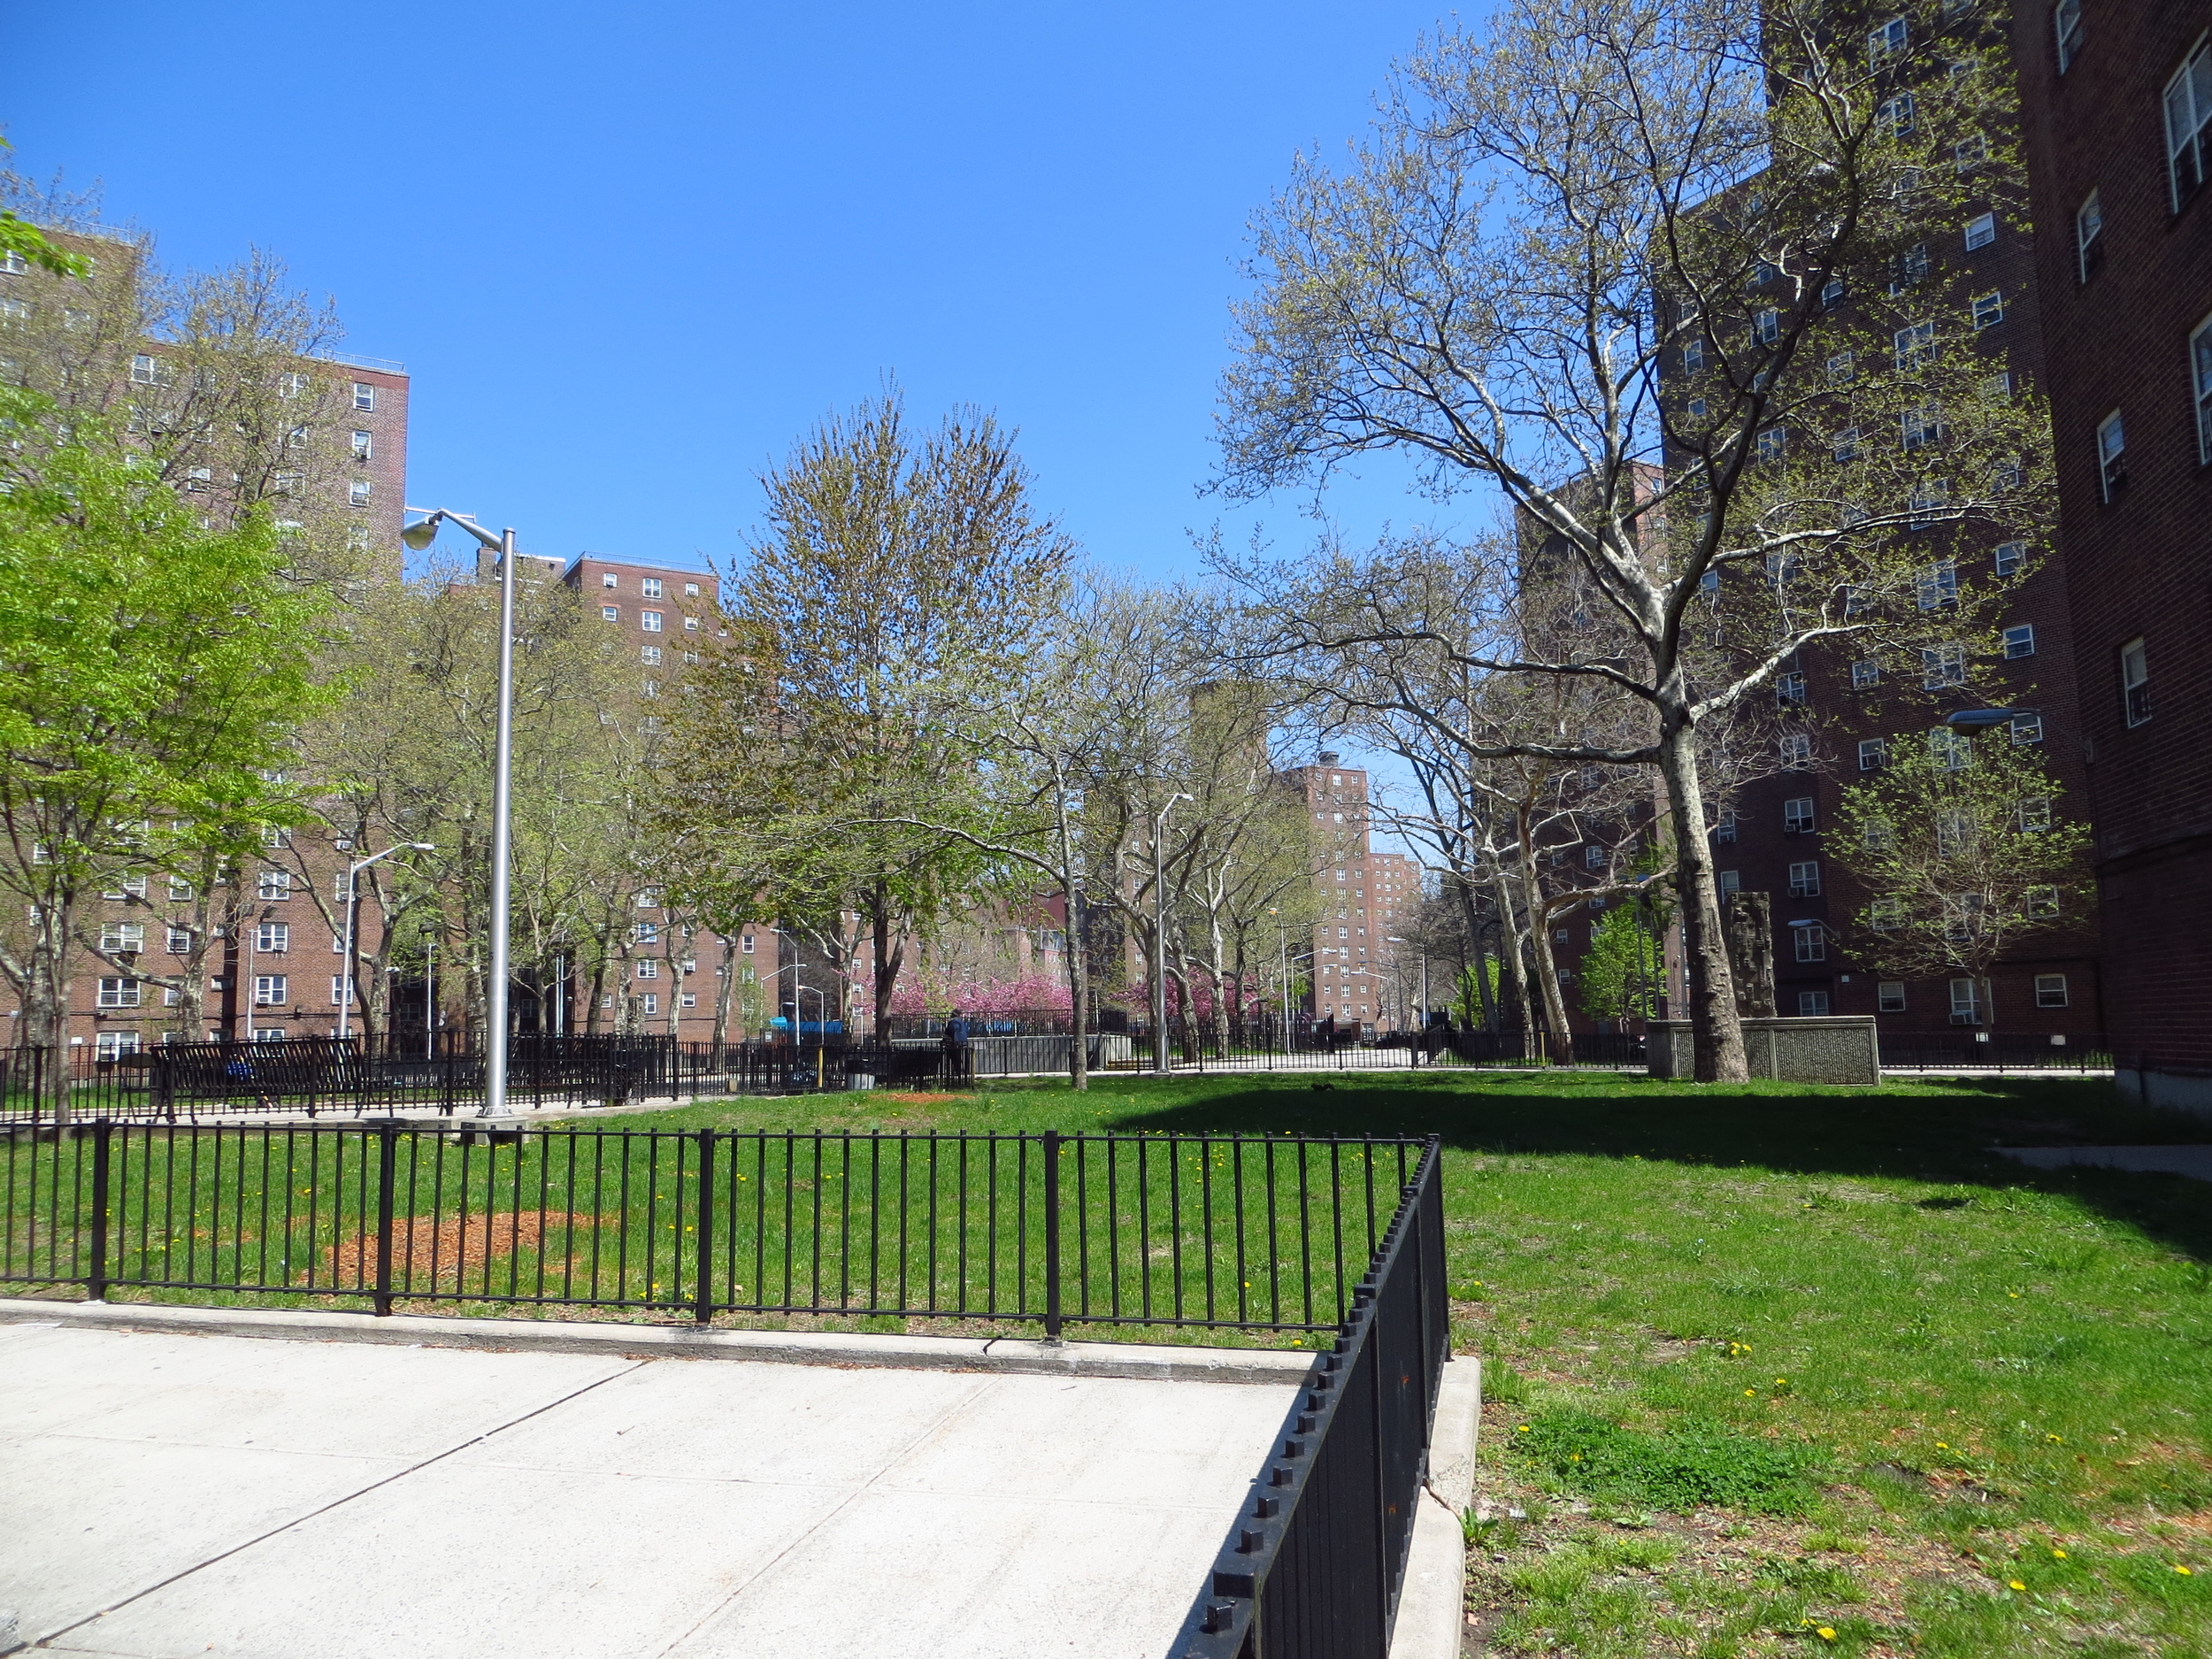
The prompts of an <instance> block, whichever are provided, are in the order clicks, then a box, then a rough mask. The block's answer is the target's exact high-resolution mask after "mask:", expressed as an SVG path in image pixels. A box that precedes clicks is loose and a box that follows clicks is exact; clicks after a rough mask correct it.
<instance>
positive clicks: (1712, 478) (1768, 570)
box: [1222, 0, 2048, 1079]
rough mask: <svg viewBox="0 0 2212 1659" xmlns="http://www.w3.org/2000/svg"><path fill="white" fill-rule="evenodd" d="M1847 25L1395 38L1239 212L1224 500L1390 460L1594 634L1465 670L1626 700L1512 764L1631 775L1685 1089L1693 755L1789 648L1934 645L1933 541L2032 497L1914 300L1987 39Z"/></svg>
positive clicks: (1716, 1008)
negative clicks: (1497, 501)
mask: <svg viewBox="0 0 2212 1659" xmlns="http://www.w3.org/2000/svg"><path fill="white" fill-rule="evenodd" d="M1852 15H1856V14H1850V15H1846V14H1839V13H1837V12H1835V11H1834V9H1833V8H1832V7H1830V6H1828V5H1826V4H1821V3H1820V0H1566V4H1552V3H1550V0H1546V3H1545V4H1538V3H1537V0H1511V4H1508V5H1506V6H1505V7H1504V8H1503V9H1502V10H1501V11H1500V12H1498V13H1496V14H1495V16H1494V20H1493V22H1492V24H1491V26H1490V27H1489V30H1488V34H1487V36H1486V38H1482V39H1478V38H1476V37H1475V36H1473V35H1467V34H1461V33H1452V34H1447V35H1442V36H1440V37H1439V38H1436V39H1434V40H1432V41H1430V42H1426V43H1425V45H1424V46H1423V47H1422V48H1421V49H1420V50H1418V51H1417V53H1415V54H1414V55H1413V56H1412V57H1411V58H1409V60H1408V61H1407V62H1406V63H1405V64H1404V65H1402V68H1401V69H1400V71H1399V73H1397V75H1396V77H1395V78H1394V81H1393V83H1392V85H1391V87H1390V89H1389V92H1388V95H1387V96H1386V99H1385V100H1384V104H1383V107H1382V111H1381V114H1380V116H1379V120H1378V122H1377V125H1376V127H1375V129H1374V131H1373V133H1372V134H1371V136H1370V137H1369V138H1368V139H1367V141H1366V142H1363V143H1362V144H1360V145H1358V146H1356V148H1355V149H1354V150H1352V151H1351V153H1350V154H1349V155H1348V157H1347V158H1346V160H1345V162H1344V164H1343V165H1341V166H1340V167H1338V168H1333V169H1332V168H1330V167H1328V166H1326V165H1323V164H1322V163H1320V162H1318V161H1317V160H1314V159H1310V158H1307V159H1302V160H1301V161H1300V162H1299V163H1298V165H1297V167H1296V170H1295V172H1294V176H1293V178H1292V180H1291V182H1290V184H1289V186H1288V187H1287V188H1286V189H1285V190H1284V191H1283V192H1282V193H1281V195H1280V196H1279V197H1278V198H1277V199H1276V200H1275V202H1274V203H1273V204H1271V206H1270V208H1269V209H1268V210H1267V211H1265V212H1264V213H1263V215H1261V216H1260V218H1259V219H1258V221H1257V224H1256V232H1255V239H1256V257H1255V259H1254V262H1253V273H1254V276H1255V278H1256V294H1255V295H1254V296H1253V298H1252V299H1251V300H1250V301H1249V302H1248V303H1247V304H1245V305H1244V307H1243V308H1242V311H1241V316H1240V321H1241V323H1242V327H1243V338H1242V341H1241V342H1240V348H1239V351H1238V356H1237V358H1236V360H1235V362H1234V364H1233V366H1232V368H1231V369H1230V371H1229V373H1228V375H1227V377H1226V380H1225V385H1224V388H1223V402H1224V414H1223V418H1222V441H1223V483H1224V485H1225V487H1226V488H1229V489H1230V490H1232V491H1233V492H1237V493H1256V492H1258V491H1262V490H1265V489H1268V488H1274V487H1276V486H1278V485H1281V484H1286V483H1290V482H1294V481H1296V480H1310V479H1314V478H1316V477H1318V476H1322V475H1325V474H1326V473H1327V472H1329V471H1330V470H1331V469H1332V468H1333V467H1335V466H1337V465H1340V464H1343V463H1345V462H1348V461H1350V460H1352V459H1354V458H1356V457H1359V456H1361V455H1363V454H1366V453H1369V452H1371V451H1375V450H1394V451H1398V452H1401V453H1403V454H1405V455H1407V456H1409V457H1412V458H1413V459H1414V460H1415V461H1416V462H1417V465H1420V466H1421V468H1422V469H1423V475H1424V481H1425V483H1426V484H1427V485H1428V486H1429V487H1431V488H1433V489H1436V490H1439V491H1443V490H1448V489H1451V488H1460V487H1463V486H1465V485H1468V484H1471V483H1478V482H1479V483H1481V484H1484V485H1487V486H1490V487H1493V488H1495V489H1496V490H1498V491H1499V492H1500V493H1501V494H1502V495H1503V497H1504V498H1505V500H1506V502H1507V503H1509V506H1510V508H1511V510H1512V511H1514V512H1515V513H1517V515H1519V516H1521V518H1524V519H1525V521H1526V522H1527V524H1528V525H1529V526H1531V527H1532V529H1533V531H1534V532H1535V533H1536V534H1538V535H1539V536H1540V537H1544V538H1548V539H1550V540H1552V541H1555V545H1556V547H1557V549H1559V555H1558V557H1560V558H1562V559H1563V561H1564V563H1565V565H1566V566H1568V567H1571V569H1573V570H1574V571H1575V572H1577V573H1578V576H1579V578H1580V579H1581V580H1583V581H1584V583H1585V584H1586V589H1587V592H1588V594H1589V595H1590V596H1591V599H1592V602H1593V603H1594V604H1596V605H1599V606H1601V607H1602V608H1603V609H1604V610H1605V611H1607V612H1608V613H1609V617H1610V618H1611V621H1612V624H1613V626H1614V627H1615V628H1616V629H1617V631H1618V632H1619V633H1621V634H1623V635H1624V636H1625V644H1624V648H1622V649H1607V650H1606V651H1605V652H1604V653H1603V654H1601V655H1583V654H1578V653H1574V652H1571V651H1564V652H1555V650H1554V649H1552V642H1551V641H1546V640H1544V639H1542V638H1508V639H1506V640H1504V641H1501V642H1500V647H1499V649H1494V650H1490V651H1486V652H1485V653H1484V654H1483V656H1482V657H1480V658H1479V661H1478V662H1477V663H1476V664H1473V665H1475V666H1479V667H1482V668H1485V669H1488V670H1491V671H1494V672H1505V673H1510V674H1515V675H1523V676H1538V677H1552V678H1572V679H1578V680H1586V681H1590V682H1594V683H1599V684H1605V685H1610V686H1612V687H1616V688H1617V689H1619V690H1621V691H1623V692H1625V693H1626V694H1628V695H1632V696H1633V697H1635V698H1637V699H1639V700H1640V701H1641V702H1642V703H1644V704H1645V705H1646V706H1647V710H1648V722H1647V728H1646V731H1645V733H1643V734H1642V735H1641V736H1640V737H1639V738H1638V739H1636V740H1635V741H1624V742H1611V741H1607V742H1583V741H1567V742H1559V741H1544V742H1541V743H1538V744H1532V745H1527V746H1526V747H1529V748H1531V749H1532V750H1534V751H1535V752H1538V753H1541V754H1545V755H1548V756H1551V757H1555V758H1560V759H1564V760H1569V761H1573V762H1578V763H1584V764H1589V763H1595V764H1622V765H1649V766H1654V767H1655V768H1656V769H1657V770H1658V771H1659V772H1660V773H1661V774H1662V776H1663V780H1664V785H1665V791H1666V795H1667V797H1668V803H1669V808H1670V810H1671V815H1672V817H1673V819H1674V821H1675V823H1676V824H1677V825H1678V826H1680V833H1678V834H1677V835H1676V836H1675V838H1674V846H1675V849H1676V853H1677V871H1676V882H1677V886H1678V889H1679V892H1680V895H1681V899H1682V904H1683V926H1684V935H1685V944H1686V951H1687V954H1688V956H1689V958H1690V967H1691V970H1692V979H1691V1014H1692V1017H1693V1023H1694V1029H1695V1033H1696V1044H1695V1046H1696V1071H1697V1075H1698V1076H1699V1077H1700V1078H1702V1079H1715V1078H1724V1079H1740V1078H1741V1077H1742V1076H1744V1074H1745V1068H1744V1055H1743V1048H1742V1039H1741V1034H1740V1031H1739V1029H1738V1026H1737V1024H1736V1018H1735V1007H1734V996H1733V991H1732V983H1731V980H1730V975H1729V964H1728V957H1727V952H1726V949H1725V946H1724V939H1723V933H1722V928H1721V926H1720V918H1719V909H1718V902H1717V891H1716V884H1715V878H1714V872H1713V868H1712V860H1711V857H1710V854H1709V848H1708V846H1707V844H1706V838H1705V836H1704V835H1703V834H1701V833H1696V830H1695V828H1694V826H1701V825H1703V824H1704V823H1705V822H1706V814H1707V799H1706V788H1705V785H1704V781H1703V780H1702V778H1701V772H1700V768H1699V752H1698V740H1699V733H1700V729H1701V726H1703V725H1704V724H1705V723H1706V722H1708V721H1709V720H1710V719H1713V718H1716V717H1719V716H1724V715H1725V714H1726V713H1727V712H1728V711H1729V710H1732V708H1734V707H1735V706H1737V705H1738V704H1740V703H1742V702H1743V701H1744V700H1745V699H1747V698H1749V697H1752V696H1754V695H1755V693H1756V692H1757V690H1758V688H1759V687H1762V686H1763V684H1764V683H1765V682H1766V681H1767V680H1768V679H1769V678H1770V676H1771V675H1772V674H1773V672H1775V671H1776V669H1777V666H1778V664H1781V663H1783V662H1784V661H1785V660H1786V659H1787V658H1788V657H1791V656H1792V655H1793V654H1794V653H1795V652H1797V651H1799V650H1800V649H1803V648H1805V647H1806V646H1808V645H1810V644H1812V643H1814V642H1815V641H1820V640H1824V639H1834V638H1840V637H1843V636H1847V635H1853V634H1887V635H1888V636H1889V637H1890V639H1891V641H1892V642H1893V646H1895V647H1896V648H1898V649H1914V648H1916V647H1921V646H1924V648H1925V649H1932V650H1938V651H1940V650H1941V649H1944V641H1943V638H1942V634H1941V629H1942V627H1943V626H1947V625H1948V624H1949V623H1950V622H1951V618H1938V619H1937V626H1934V627H1930V626H1918V625H1922V624H1926V623H1928V622H1929V621H1930V618H1928V616H1927V615H1926V613H1924V612H1921V611H1919V610H1918V609H1917V607H1916V603H1915V595H1916V590H1917V588H1918V586H1919V583H1920V580H1921V578H1922V576H1923V574H1924V572H1925V571H1926V569H1927V567H1928V565H1930V563H1931V560H1932V559H1934V558H1938V557H1940V555H1939V553H1936V552H1932V550H1931V541H1932V532H1936V531H1938V530H1939V529H1940V528H1941V527H1942V526H1956V525H1959V524H1962V523H1965V522H1968V521H1985V522H1987V521H2001V522H2007V523H2013V524H2016V523H2018V522H2020V521H2021V520H2022V519H2023V518H2024V517H2032V516H2033V515H2034V514H2035V513H2037V512H2038V511H2040V503H2041V502H2042V500H2043V498H2044V496H2045V495H2046V493H2047V475H2048V466H2047V449H2048V444H2047V437H2046V435H2045V422H2044V419H2043V411H2042V408H2041V406H2040V405H2039V403H2037V402H2036V400H2035V399H2034V398H2032V396H2027V395H2026V394H2025V393H2024V391H2020V390H2016V389H2015V388H2012V387H2011V385H2010V382H2009V380H2002V381H2000V380H1997V379H1996V378H1995V377H1994V375H1993V370H1994V369H1995V368H1996V367H1997V366H1998V365H1997V363H1996V362H1995V361H1994V360H1993V358H1992V357H1991V356H1990V355H1989V354H1988V353H1987V352H1986V351H1985V349H1983V348H1982V347H1981V346H1980V345H1979V344H1978V343H1977V341H1976V334H1977V331H1976V330H1975V329H1974V328H1972V327H1971V326H1969V325H1970V319H1968V318H1966V317H1965V316H1963V315H1962V316H1957V317H1953V316H1949V315H1947V314H1944V312H1943V311H1942V310H1941V309H1940V308H1939V305H1938V303H1937V302H1936V301H1935V300H1933V299H1932V298H1931V297H1930V296H1929V293H1928V291H1927V289H1926V288H1924V286H1922V279H1924V277H1925V275H1926V273H1927V259H1926V256H1925V251H1924V242H1925V240H1926V238H1927V236H1928V234H1929V230H1928V227H1929V226H1930V225H1931V224H1932V223H1934V224H1945V223H1950V222H1952V220H1953V219H1954V216H1955V211H1956V209H1957V208H1958V207H1959V206H1960V205H1961V204H1963V203H1964V202H1965V201H1966V200H1967V199H1968V197H1969V196H1970V195H1975V196H1979V195H1985V194H1987V193H1989V192H1990V191H1992V190H1993V189H1994V190H1997V191H2004V190H2008V189H2016V181H2015V180H2016V175H2015V174H2014V173H2013V172H2012V170H2011V165H2010V162H2009V159H2008V154H2007V146H2006V145H2005V143H2004V142H2002V136H2001V135H2002V134H2003V133H2004V132H2005V131H2006V130H2007V124H2008V111H2009V100H2010V98H2011V96H2012V95H2011V89H2010V88H2011V77H2010V74H2009V73H2008V68H2007V65H2006V64H2005V62H2004V59H2003V56H2002V50H2001V43H2000V42H1999V41H1998V39H1997V37H1995V36H1993V35H1976V36H1974V37H1972V38H1962V36H1961V35H1960V32H1959V31H1958V30H1957V29H1954V30H1953V31H1951V32H1950V33H1949V34H1946V33H1944V32H1942V31H1939V30H1938V29H1936V28H1933V27H1930V25H1931V24H1932V22H1933V19H1932V18H1931V17H1930V16H1928V15H1927V14H1925V13H1920V12H1916V13H1914V14H1912V16H1911V18H1910V19H1909V20H1908V22H1907V23H1905V24H1904V25H1902V26H1901V27H1898V28H1896V29H1889V28H1883V29H1879V30H1876V31H1874V33H1873V35H1872V36H1871V37H1870V36H1869V35H1868V34H1867V33H1865V32H1864V31H1865V30H1866V29H1867V28H1869V27H1870V24H1866V23H1860V24H1858V25H1856V26H1853V25H1852V23H1851V16H1852ZM1976 135H1980V136H1981V139H1982V142H1981V152H1980V158H1979V159H1978V160H1977V161H1976V162H1975V163H1974V164H1973V165H1971V166H1970V167H1964V166H1962V165H1961V164H1960V162H1959V159H1958V157H1959V155H1960V153H1962V152H1959V151H1957V150H1955V146H1956V145H1958V144H1960V143H1962V142H1966V141H1967V140H1968V139H1969V138H1970V136H1976ZM1839 297H1842V298H1847V299H1848V300H1849V302H1850V303H1847V304H1839V303H1838V300H1839ZM1518 540H1519V538H1515V539H1514V541H1516V542H1517V541H1518ZM1519 554H1520V549H1519V548H1518V546H1517V545H1516V546H1514V548H1513V557H1514V558H1515V559H1516V560H1518V558H1519ZM1512 575H1513V579H1514V580H1518V575H1519V572H1513V573H1512ZM1723 589H1724V590H1725V591H1726V593H1727V595H1728V599H1729V605H1728V608H1727V613H1726V615H1725V617H1724V619H1723V626H1721V627H1720V628H1719V629H1718V630H1717V632H1716V631H1714V630H1712V629H1711V628H1710V627H1709V623H1708V620H1707V615H1706V611H1707V607H1708V606H1709V604H1711V603H1713V601H1712V599H1711V598H1710V596H1709V595H1711V594H1712V593H1715V592H1717V591H1720V590H1723ZM1708 646H1709V647H1710V648H1711V649H1704V648H1705V647H1708Z"/></svg>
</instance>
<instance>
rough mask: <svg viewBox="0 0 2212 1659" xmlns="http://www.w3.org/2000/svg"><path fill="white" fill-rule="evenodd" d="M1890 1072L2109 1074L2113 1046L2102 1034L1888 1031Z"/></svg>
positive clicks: (1885, 1061)
mask: <svg viewBox="0 0 2212 1659" xmlns="http://www.w3.org/2000/svg"><path fill="white" fill-rule="evenodd" d="M1881 1049H1882V1069H1883V1070H1884V1071H1978V1070H1981V1069H1984V1068H1987V1069H1989V1070H1992V1071H1995V1070H2000V1069H2001V1070H2005V1071H2015V1070H2021V1071H2110V1070H2111V1069H2112V1046H2111V1044H2109V1043H2108V1042H2107V1041H2105V1039H2104V1038H2103V1037H2102V1036H2101V1035H2089V1036H2084V1035H2078V1034H2077V1035H2070V1036H2066V1037H2063V1038H2057V1037H2053V1036H2051V1035H2049V1034H2048V1033H2044V1034H2041V1035H2036V1036H2026V1035H2014V1036H2008V1035H2006V1034H2005V1033H2001V1032H1979V1033H1978V1032H1974V1031H1970V1030H1960V1031H1953V1032H1896V1033H1893V1032H1884V1033H1881Z"/></svg>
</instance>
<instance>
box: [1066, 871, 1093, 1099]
mask: <svg viewBox="0 0 2212 1659" xmlns="http://www.w3.org/2000/svg"><path fill="white" fill-rule="evenodd" d="M1061 896H1062V897H1063V898H1064V900H1065V901H1066V903H1067V910H1068V917H1067V920H1068V933H1067V940H1068V943H1067V953H1066V954H1067V963H1068V1033H1069V1041H1068V1079H1069V1081H1070V1082H1071V1084H1072V1085H1073V1087H1074V1088H1075V1089H1076V1091H1077V1092H1078V1093H1079V1094H1080V1093H1083V1092H1085V1091H1087V1090H1088V1089H1089V1087H1091V1034H1090V1025H1091V1019H1090V1012H1091V976H1090V969H1089V964H1087V962H1086V961H1085V955H1086V953H1085V951H1084V949H1083V920H1084V918H1083V898H1082V887H1080V885H1079V884H1078V883H1076V882H1073V881H1070V882H1068V883H1067V884H1066V885H1065V886H1064V888H1063V889H1062V895H1061Z"/></svg>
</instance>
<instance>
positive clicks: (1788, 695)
mask: <svg viewBox="0 0 2212 1659" xmlns="http://www.w3.org/2000/svg"><path fill="white" fill-rule="evenodd" d="M1774 697H1775V701H1776V702H1778V703H1803V702H1804V701H1805V676H1804V675H1802V674H1801V673H1799V672H1796V671H1795V670H1794V669H1793V670H1792V671H1790V672H1788V673H1784V674H1777V675H1776V676H1775V677H1774Z"/></svg>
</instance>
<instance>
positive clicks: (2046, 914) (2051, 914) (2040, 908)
mask: <svg viewBox="0 0 2212 1659" xmlns="http://www.w3.org/2000/svg"><path fill="white" fill-rule="evenodd" d="M2027 910H2028V919H2029V920H2031V921H2037V922H2050V921H2055V920H2057V919H2058V889H2057V888H2056V887H2030V888H2029V889H2028V902H2027Z"/></svg>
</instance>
